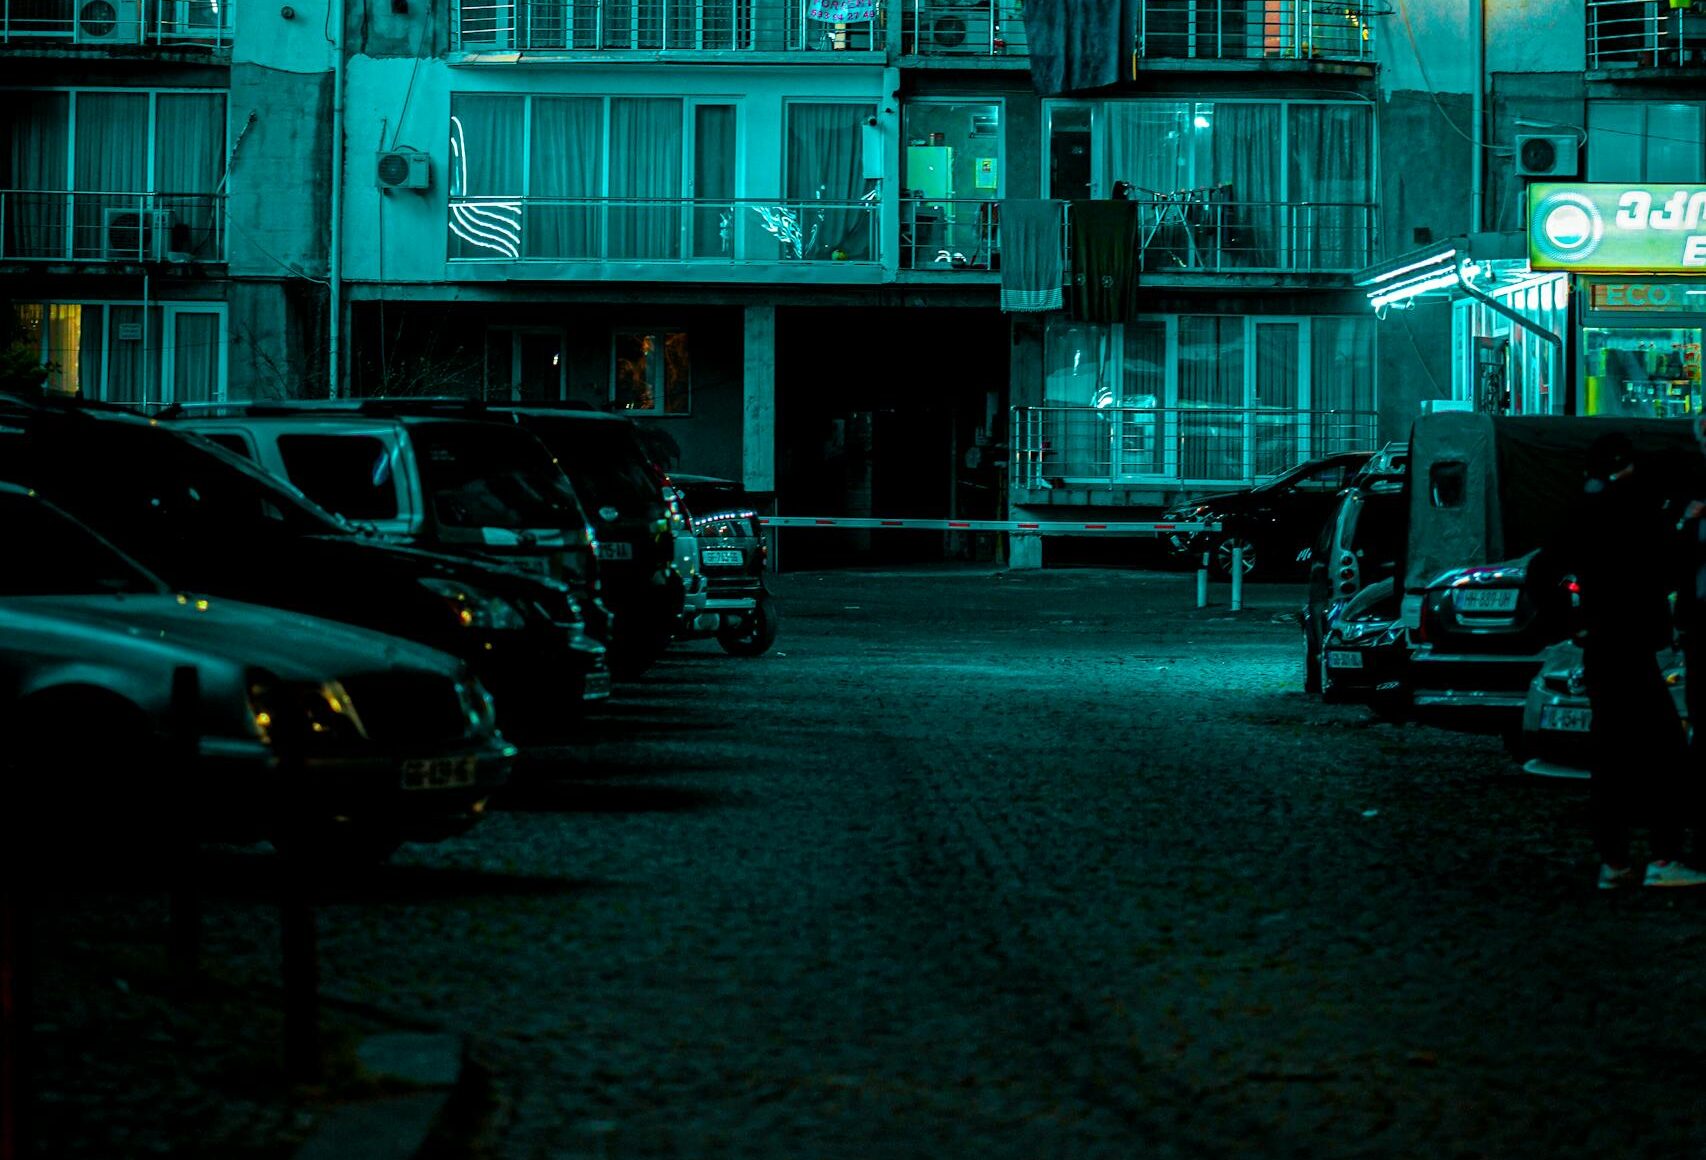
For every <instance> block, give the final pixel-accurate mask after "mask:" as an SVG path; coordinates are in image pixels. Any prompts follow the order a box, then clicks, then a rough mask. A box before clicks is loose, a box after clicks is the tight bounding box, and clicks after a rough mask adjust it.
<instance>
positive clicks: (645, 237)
mask: <svg viewBox="0 0 1706 1160" xmlns="http://www.w3.org/2000/svg"><path fill="white" fill-rule="evenodd" d="M681 133H682V103H681V101H680V100H676V99H670V98H662V99H659V98H652V97H620V98H616V99H614V100H612V101H611V102H610V197H611V200H612V205H611V207H610V257H611V258H613V259H618V260H620V259H629V258H652V259H675V258H680V257H681ZM636 203H639V204H636ZM645 203H655V204H645Z"/></svg>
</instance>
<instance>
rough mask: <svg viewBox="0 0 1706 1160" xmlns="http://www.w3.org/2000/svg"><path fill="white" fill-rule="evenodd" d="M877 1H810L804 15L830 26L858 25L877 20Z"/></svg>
mask: <svg viewBox="0 0 1706 1160" xmlns="http://www.w3.org/2000/svg"><path fill="white" fill-rule="evenodd" d="M877 7H878V0H811V6H810V7H808V8H807V9H806V15H807V16H810V17H811V18H812V19H813V20H824V21H828V22H829V23H831V24H858V23H860V22H862V21H866V20H875V19H876V18H877Z"/></svg>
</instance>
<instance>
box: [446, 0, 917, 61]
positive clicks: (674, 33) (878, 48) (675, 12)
mask: <svg viewBox="0 0 1706 1160" xmlns="http://www.w3.org/2000/svg"><path fill="white" fill-rule="evenodd" d="M808 11H809V0H495V2H494V0H459V3H458V4H456V5H455V6H454V7H453V8H452V9H451V15H452V19H453V21H454V23H453V25H452V28H451V45H452V47H453V48H454V49H455V50H456V51H458V52H465V53H515V52H537V53H545V54H549V55H551V56H560V55H561V54H565V53H572V54H576V55H580V56H589V55H593V54H598V55H612V56H623V55H633V54H642V53H643V54H645V55H646V56H648V57H651V56H655V55H656V54H658V53H672V54H681V55H682V56H685V57H689V58H691V57H692V56H693V55H695V54H708V55H728V54H736V55H757V54H766V53H789V52H824V53H829V52H838V51H839V52H854V53H859V52H882V51H883V49H884V42H883V35H884V34H883V30H882V28H881V26H880V24H879V22H878V21H875V20H867V21H862V22H857V23H851V24H832V23H827V22H824V21H820V20H814V19H812V18H811V17H810V16H809V15H808Z"/></svg>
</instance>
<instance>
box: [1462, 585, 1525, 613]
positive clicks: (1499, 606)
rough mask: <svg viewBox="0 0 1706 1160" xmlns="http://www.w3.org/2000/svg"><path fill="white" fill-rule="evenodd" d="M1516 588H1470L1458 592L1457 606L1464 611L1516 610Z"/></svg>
mask: <svg viewBox="0 0 1706 1160" xmlns="http://www.w3.org/2000/svg"><path fill="white" fill-rule="evenodd" d="M1516 596H1517V592H1516V589H1515V588H1480V589H1476V588H1470V589H1465V590H1464V591H1461V592H1459V593H1458V594H1457V607H1459V608H1461V609H1462V610H1463V611H1464V612H1515V611H1516Z"/></svg>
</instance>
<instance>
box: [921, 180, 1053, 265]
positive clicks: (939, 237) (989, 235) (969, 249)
mask: <svg viewBox="0 0 1706 1160" xmlns="http://www.w3.org/2000/svg"><path fill="white" fill-rule="evenodd" d="M1061 224H1062V230H1063V231H1064V228H1065V223H1064V222H1062V223H1061ZM1061 236H1062V238H1063V239H1064V237H1065V234H1064V232H1063V233H1062V235H1061ZM900 268H901V269H902V270H928V271H933V272H936V273H946V272H953V271H963V270H974V271H982V272H984V273H988V272H990V271H993V270H999V269H1000V268H1001V203H1000V202H999V201H991V200H988V199H982V200H974V199H970V198H961V199H957V200H953V201H943V200H940V199H936V198H919V197H909V198H906V199H904V200H903V201H902V202H901V203H900Z"/></svg>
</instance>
